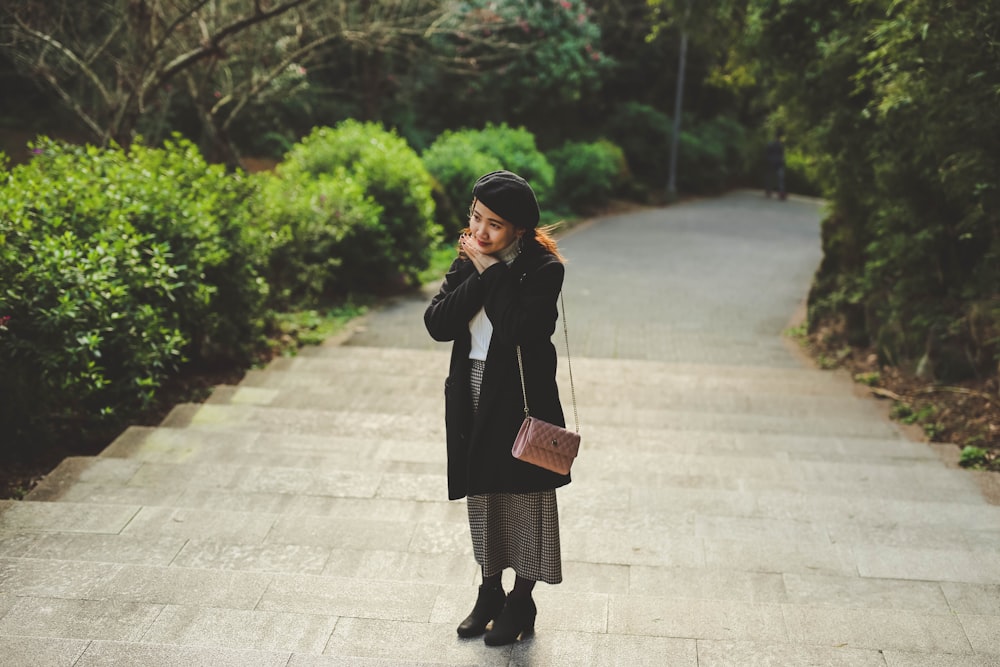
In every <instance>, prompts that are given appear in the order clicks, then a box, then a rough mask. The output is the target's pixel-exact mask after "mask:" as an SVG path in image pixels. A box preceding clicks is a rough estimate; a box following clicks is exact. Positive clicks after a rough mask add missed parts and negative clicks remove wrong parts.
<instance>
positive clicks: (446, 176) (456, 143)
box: [422, 124, 555, 234]
mask: <svg viewBox="0 0 1000 667" xmlns="http://www.w3.org/2000/svg"><path fill="white" fill-rule="evenodd" d="M422 158H423V160H424V164H426V165H427V170H428V171H429V172H430V173H431V175H432V176H433V177H434V178H435V180H436V181H437V182H438V183H439V184H440V186H441V188H442V190H443V198H444V200H445V202H444V206H443V207H442V209H443V210H442V215H441V221H442V225H443V226H444V228H445V230H446V231H447V232H448V233H449V234H455V233H458V231H459V230H461V229H463V228H464V227H465V226H466V223H467V218H468V209H469V204H470V203H471V201H472V186H473V185H474V184H475V182H476V179H477V178H479V177H480V176H482V175H483V174H486V173H489V172H491V171H495V170H497V169H508V170H510V171H513V172H515V173H517V174H519V175H521V176H523V177H524V178H525V180H527V181H528V182H529V183H530V184H531V187H532V189H533V190H534V191H535V196H536V197H538V202H539V204H540V205H541V206H542V209H543V213H544V211H545V208H546V205H547V204H549V203H550V198H551V195H552V189H553V185H554V182H555V170H554V169H553V168H552V165H551V164H549V161H548V159H546V157H545V155H544V154H543V153H542V152H541V151H539V150H538V147H537V146H536V144H535V136H534V135H533V134H531V133H530V132H529V131H528V130H526V129H524V128H517V129H515V128H511V127H508V126H507V125H506V124H503V125H487V126H486V127H485V128H483V129H482V130H468V129H466V130H458V131H445V132H443V133H442V134H441V135H440V136H438V138H437V139H436V140H435V141H434V143H433V144H431V146H430V147H429V148H428V149H427V150H426V151H424V153H423V155H422Z"/></svg>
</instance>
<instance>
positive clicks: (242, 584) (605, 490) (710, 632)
mask: <svg viewBox="0 0 1000 667" xmlns="http://www.w3.org/2000/svg"><path fill="white" fill-rule="evenodd" d="M446 368H447V353H446V352H445V351H444V346H441V347H439V348H436V349H434V350H418V349H399V348H392V347H363V346H358V345H329V346H322V347H318V348H311V349H307V350H304V351H303V352H302V354H301V355H300V356H299V357H296V358H285V359H278V360H275V361H274V362H272V363H271V364H270V365H269V366H268V367H267V368H266V369H264V370H255V371H251V372H250V373H248V374H247V376H246V378H245V379H244V380H243V381H242V382H241V383H240V384H239V385H238V386H224V387H219V388H217V389H216V390H215V392H214V393H213V395H212V397H211V398H210V399H209V400H208V401H207V402H206V403H205V404H202V405H193V404H192V405H180V406H178V407H177V408H176V409H174V410H173V412H171V413H170V415H169V416H168V417H167V418H166V419H165V420H164V421H163V423H162V424H161V425H160V426H159V427H157V428H146V427H133V428H130V429H128V430H127V431H125V432H124V433H123V434H122V435H121V437H119V438H118V439H117V440H116V441H115V442H114V443H113V444H111V445H110V446H109V447H108V448H107V449H106V450H105V451H104V452H102V454H101V455H100V456H97V457H74V458H69V459H66V460H65V461H64V462H63V463H62V464H61V465H60V466H59V467H58V468H57V469H56V470H55V471H54V472H53V473H52V474H51V475H49V476H48V477H47V478H46V479H45V480H44V482H43V483H42V484H41V485H40V486H39V487H38V488H36V489H35V490H34V491H33V492H32V493H31V494H30V496H29V497H28V498H27V499H26V500H25V501H23V502H15V501H0V663H2V664H3V665H33V666H35V665H67V666H68V665H74V666H91V665H194V664H197V665H208V664H211V665H241V666H242V665H274V666H276V667H277V666H289V667H304V666H320V665H323V666H326V665H330V666H332V665H393V666H395V665H445V664H448V665H453V664H458V665H533V666H545V665H554V666H562V665H629V666H632V665H657V666H661V665H682V666H687V665H690V666H692V667H694V666H697V667H707V666H717V665H765V664H766V665H865V666H867V665H873V666H874V665H880V666H889V667H895V666H899V665H918V666H928V667H930V666H932V665H933V666H935V667H937V666H939V665H955V666H957V665H963V666H964V665H994V666H995V665H1000V557H998V555H997V554H998V553H1000V507H997V506H993V505H989V504H987V503H986V502H985V501H984V499H983V497H982V495H981V493H980V491H979V490H978V488H977V487H976V485H975V484H974V483H973V481H972V479H971V478H970V477H969V476H968V475H967V474H966V473H965V472H964V471H961V470H956V469H952V468H948V467H946V466H945V465H943V464H942V463H941V461H940V460H939V458H938V456H937V455H936V454H935V452H934V451H933V450H932V449H931V448H930V447H929V446H928V445H926V444H924V443H918V442H913V441H910V440H907V439H904V438H903V437H901V435H900V434H899V432H898V431H897V430H896V428H895V427H894V426H893V425H892V424H890V423H888V422H886V421H885V419H884V418H883V417H882V416H881V415H880V414H879V413H878V412H877V411H876V410H875V409H874V408H873V406H872V405H871V404H870V403H869V402H867V401H863V400H860V399H858V398H855V397H854V396H853V395H852V393H851V390H850V386H849V382H848V381H846V380H845V379H844V378H843V377H841V376H837V375H834V374H829V373H822V372H819V371H814V370H809V369H805V368H798V367H794V366H793V365H788V366H775V367H766V366H753V365H712V364H684V363H666V362H661V361H643V360H625V359H602V358H585V357H581V358H574V363H573V370H574V379H575V383H576V393H577V398H578V402H579V412H580V415H581V420H582V422H583V423H582V426H581V431H582V433H583V449H582V453H581V456H580V458H579V459H578V461H577V464H576V466H575V467H574V483H573V484H571V485H570V486H568V487H566V488H565V489H562V490H560V492H559V502H560V520H561V526H562V548H563V558H564V572H565V582H564V584H562V585H560V586H555V587H549V586H544V585H542V586H539V587H538V589H537V590H536V599H537V601H538V606H539V617H538V624H537V633H536V635H535V637H533V638H532V639H530V640H528V641H523V642H521V643H519V644H517V645H515V646H513V647H503V648H489V647H486V646H484V645H483V643H482V641H480V640H460V639H458V638H457V637H456V635H455V625H456V624H457V622H458V621H459V620H460V619H461V618H462V617H464V615H465V614H466V613H467V612H468V608H469V606H470V604H471V602H472V600H473V596H474V594H475V585H476V583H477V567H476V565H475V563H474V561H473V559H472V556H471V546H470V543H469V538H468V527H467V522H466V516H465V505H464V503H461V502H447V501H446V485H445V477H444V469H445V466H444V429H443V394H442V388H443V379H444V375H445V372H446ZM560 385H561V387H562V388H563V393H564V402H565V403H566V406H567V412H568V413H569V414H570V415H571V410H570V409H569V401H568V398H569V397H568V378H566V377H564V376H561V377H560ZM570 419H571V416H570ZM508 583H509V582H508Z"/></svg>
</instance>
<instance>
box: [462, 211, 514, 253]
mask: <svg viewBox="0 0 1000 667" xmlns="http://www.w3.org/2000/svg"><path fill="white" fill-rule="evenodd" d="M469 232H470V236H472V238H473V240H474V241H475V242H476V245H477V246H478V247H479V250H480V251H481V252H483V254H486V255H493V254H495V253H497V252H499V251H501V250H503V249H504V248H506V247H507V246H509V245H510V244H511V243H513V242H514V241H516V240H517V239H519V238H521V236H522V235H523V234H524V228H522V227H515V226H514V225H513V224H512V223H510V222H507V221H506V220H504V219H503V218H501V217H500V216H499V215H497V214H496V213H494V212H493V211H492V210H491V209H490V208H489V207H488V206H486V204H484V203H483V202H481V201H479V200H478V199H477V200H476V202H475V205H474V206H473V208H472V214H471V215H470V216H469Z"/></svg>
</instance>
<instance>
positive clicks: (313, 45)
mask: <svg viewBox="0 0 1000 667" xmlns="http://www.w3.org/2000/svg"><path fill="white" fill-rule="evenodd" d="M338 37H339V35H335V34H328V35H325V36H323V37H320V38H319V39H315V40H313V41H312V42H310V43H308V44H306V45H305V46H303V47H302V48H300V49H298V50H296V51H295V52H294V53H291V54H290V55H289V56H288V57H287V58H285V59H284V60H282V61H281V62H280V63H278V64H277V65H276V66H275V67H273V68H272V69H271V70H270V71H269V72H267V73H266V74H265V75H264V76H263V77H262V78H261V79H260V81H258V82H257V83H255V84H254V85H253V86H252V87H251V88H250V90H248V91H247V92H246V94H245V95H243V97H242V98H241V99H240V101H239V102H237V103H236V106H235V107H234V108H233V110H232V111H230V112H229V114H228V115H227V116H226V119H225V121H223V123H222V129H223V130H224V131H228V130H229V126H230V125H231V124H232V122H233V119H235V118H236V116H237V115H238V114H239V113H240V112H241V111H242V110H243V109H244V108H245V107H246V105H247V104H249V103H250V101H251V100H252V99H253V98H254V97H255V96H256V95H257V94H258V93H259V92H260V91H261V90H263V89H264V87H265V86H267V85H268V84H270V83H271V82H272V81H274V80H275V79H276V78H278V77H279V76H280V75H281V73H282V72H284V71H285V69H286V68H287V67H288V66H289V65H291V64H292V63H294V62H295V61H296V60H298V59H299V58H301V57H302V56H304V55H306V54H308V53H310V52H312V51H314V50H316V49H317V48H319V47H320V46H323V45H324V44H328V43H329V42H332V41H334V40H335V39H337V38H338ZM233 97H234V96H233V95H232V94H230V95H226V96H225V97H223V98H222V99H221V100H219V101H218V102H217V103H216V104H215V106H214V107H212V110H211V112H210V113H211V115H212V116H213V117H214V116H215V114H216V113H217V112H218V111H219V110H221V109H222V107H223V106H225V105H226V104H229V103H230V102H232V101H233Z"/></svg>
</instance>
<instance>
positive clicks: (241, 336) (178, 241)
mask: <svg viewBox="0 0 1000 667" xmlns="http://www.w3.org/2000/svg"><path fill="white" fill-rule="evenodd" d="M34 150H35V152H36V156H35V158H34V159H33V160H32V162H31V163H30V164H29V165H25V166H24V168H23V170H21V174H22V178H30V179H32V181H33V182H35V183H36V186H37V187H38V188H41V189H44V190H45V193H44V194H42V195H41V196H36V197H35V198H34V200H33V202H32V207H33V208H34V210H35V211H36V215H37V216H38V218H40V219H44V220H45V221H46V223H47V224H50V225H52V226H53V228H54V229H55V230H62V229H69V230H71V231H72V232H73V233H74V234H77V235H79V236H81V237H83V238H86V237H88V236H89V235H91V234H94V233H96V232H97V231H99V230H100V229H102V228H103V227H104V226H105V225H106V224H107V223H108V221H109V220H113V219H121V220H127V221H128V222H129V223H130V224H131V225H133V226H134V228H135V229H136V231H137V232H138V233H140V234H145V235H148V236H150V237H151V238H154V239H155V240H156V241H158V242H163V243H165V244H166V245H167V247H168V248H169V253H170V256H171V263H172V265H174V266H175V267H177V270H178V283H179V284H178V286H177V288H176V289H175V290H174V291H173V293H172V294H171V299H170V300H169V301H168V302H165V303H161V304H154V305H156V306H157V307H163V308H165V309H167V310H170V311H172V312H173V313H174V315H175V317H176V318H177V323H178V326H179V327H180V329H181V330H182V331H183V332H184V335H185V337H186V338H187V340H188V347H187V348H186V350H185V352H186V354H187V355H188V356H190V357H191V358H197V359H203V360H216V359H220V358H227V359H231V358H236V359H244V358H247V356H248V351H249V350H248V348H249V345H250V344H251V343H252V342H253V341H254V340H255V338H256V335H257V333H258V332H259V328H260V316H261V314H262V309H263V300H264V296H265V295H266V291H267V286H266V284H265V283H264V281H263V279H262V278H261V277H260V275H259V273H258V271H257V267H258V266H260V264H262V262H263V260H264V252H265V251H264V247H263V245H262V242H263V239H262V238H261V237H260V235H259V234H258V233H257V232H256V231H255V229H254V226H253V225H252V224H251V221H252V219H253V218H252V214H251V211H250V209H249V207H248V203H249V202H251V201H252V199H253V196H254V187H253V184H252V182H251V181H250V180H249V179H247V178H246V177H245V176H244V175H243V174H242V173H239V172H238V173H236V174H232V175H230V174H227V173H226V172H225V170H224V169H223V168H222V167H220V166H209V165H208V164H207V163H206V162H205V160H204V158H202V156H201V154H200V153H199V152H198V149H197V147H196V146H195V145H194V144H192V143H191V142H189V141H186V140H180V139H178V140H174V141H168V142H166V143H165V144H164V147H163V148H151V147H147V146H144V145H143V144H142V143H141V142H136V143H134V144H133V145H132V147H131V148H130V149H129V150H128V151H124V150H122V149H120V148H117V147H112V148H109V149H99V148H95V147H93V146H86V147H83V146H73V145H69V144H63V143H57V142H52V141H48V140H45V139H42V140H40V141H39V142H38V144H37V145H35V147H34Z"/></svg>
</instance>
